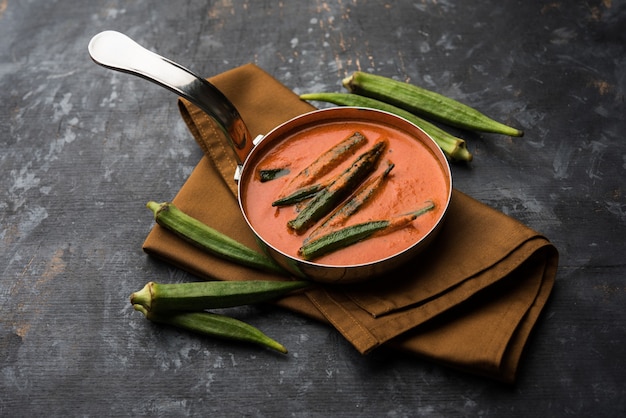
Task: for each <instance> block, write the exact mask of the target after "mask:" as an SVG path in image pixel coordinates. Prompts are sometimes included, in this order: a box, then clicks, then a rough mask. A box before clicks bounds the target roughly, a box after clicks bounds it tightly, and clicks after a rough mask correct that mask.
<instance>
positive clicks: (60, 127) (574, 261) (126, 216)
mask: <svg viewBox="0 0 626 418" xmlns="http://www.w3.org/2000/svg"><path fill="white" fill-rule="evenodd" d="M625 23H626V4H625V3H624V2H623V1H615V0H613V1H611V0H604V1H600V0H590V1H585V2H582V1H577V2H563V1H560V2H559V1H557V2H547V1H536V0H530V1H506V2H502V1H482V2H467V1H454V0H448V1H431V0H418V1H413V2H394V1H386V2H384V1H366V0H349V1H309V2H303V1H296V0H293V1H291V0H287V1H283V2H270V1H249V0H232V1H196V0H191V1H187V2H150V1H146V0H136V1H130V2H129V1H119V0H112V1H89V2H84V1H77V0H59V1H54V2H44V1H40V2H36V1H19V2H18V1H17V0H1V1H0V174H1V176H0V242H1V245H2V251H1V253H0V268H1V269H2V276H1V279H0V415H1V416H42V415H53V416H67V415H69V416H78V415H80V416H101V415H105V416H108V415H134V416H136V415H139V414H149V415H160V416H168V417H169V416H186V415H198V416H210V415H215V416H268V417H275V416H320V417H321V416H324V417H325V416H351V415H363V416H389V417H400V416H416V415H422V414H423V415H428V416H446V417H447V416H455V415H469V416H477V415H478V416H505V415H506V416H568V415H572V416H592V415H593V416H618V415H619V414H620V412H622V413H623V412H624V410H625V408H626V401H625V398H626V389H625V388H626V381H625V380H626V379H625V378H626V373H625V371H624V366H623V364H622V363H623V359H624V358H626V349H625V348H624V344H625V343H626V326H625V323H626V322H625V320H626V314H625V310H624V305H625V303H626V290H625V288H624V280H625V278H626V266H625V264H624V255H625V254H626V245H625V238H624V237H626V196H625V190H624V182H623V179H624V175H625V174H626V141H625V140H624V132H626V117H625V114H626V109H625V106H624V92H625V88H626V54H625V48H624V44H625V43H626V35H625V34H626V32H624V30H623V27H624V24H625ZM105 29H115V30H119V31H122V32H125V33H127V34H129V35H130V36H132V37H133V38H135V39H136V40H138V41H139V42H140V43H142V44H144V45H146V46H150V47H151V48H153V49H155V50H157V51H158V52H159V53H161V54H163V55H165V56H167V57H170V58H172V59H174V60H176V61H178V62H180V63H182V64H185V65H187V66H188V67H190V68H191V69H193V70H194V71H196V72H198V73H200V74H202V75H206V76H209V75H212V74H216V73H219V72H222V71H224V70H227V69H230V68H233V67H235V66H238V65H241V64H244V63H247V62H254V63H256V64H257V65H259V66H260V67H262V68H263V69H265V70H266V71H268V72H269V73H270V74H272V75H273V76H275V77H276V78H277V79H279V80H280V81H282V82H283V83H285V84H286V85H287V86H288V87H290V88H291V89H293V90H294V91H296V92H311V91H318V90H330V91H339V90H340V80H341V78H342V77H344V76H345V75H347V74H348V73H350V72H351V71H353V70H356V69H362V70H365V71H374V72H377V73H380V74H383V75H388V76H394V77H398V78H400V79H405V80H411V81H413V82H416V83H419V84H421V85H424V86H426V87H429V88H432V89H434V90H437V91H439V92H441V93H444V94H446V95H449V96H452V97H455V98H457V99H461V100H462V101H465V102H467V103H470V104H472V105H474V106H475V107H478V108H479V109H481V110H483V111H485V112H486V113H488V114H490V115H492V116H495V117H496V118H499V119H503V120H505V121H508V122H510V123H512V124H514V125H517V126H521V127H523V128H524V129H525V131H526V135H525V137H524V138H522V139H510V138H503V137H499V136H495V135H467V136H466V138H467V140H468V142H469V145H470V147H471V149H472V151H473V152H474V154H475V161H474V163H472V164H471V165H470V166H468V167H464V166H454V167H453V175H454V181H455V186H456V187H457V188H458V189H459V190H462V191H464V192H465V193H467V194H469V195H471V196H473V197H475V198H477V199H479V200H481V201H483V202H485V203H488V204H489V205H491V206H493V207H495V208H498V209H499V210H501V211H503V212H505V213H507V214H509V215H511V216H513V217H515V218H517V219H520V220H521V221H522V222H524V223H526V224H528V225H529V226H531V227H533V228H535V229H536V230H538V231H541V232H542V233H544V234H545V235H546V236H547V237H548V238H549V239H550V240H552V241H553V242H554V243H555V244H556V246H557V247H558V249H559V250H560V253H561V262H560V268H559V274H558V277H557V283H556V287H555V290H554V293H553V297H552V299H551V301H550V303H549V304H548V306H547V307H546V310H545V312H544V315H543V316H542V319H541V321H540V323H539V325H538V327H537V329H536V331H535V333H534V335H533V338H532V339H531V341H530V345H529V347H528V351H527V354H526V356H525V358H524V361H523V364H522V370H521V374H520V377H519V381H518V383H517V384H516V385H515V386H514V387H503V386H502V385H500V384H498V383H496V382H492V381H489V380H484V379H480V378H476V377H473V376H470V375H467V374H463V373H460V372H456V371H453V370H450V369H447V368H443V367H441V366H437V365H434V364H430V363H428V362H427V361H424V360H419V359H415V358H411V357H403V356H401V355H397V354H395V353H387V352H385V351H379V352H375V353H373V354H372V355H369V356H367V357H362V356H361V355H359V354H358V353H357V352H356V351H355V350H354V349H353V348H352V347H351V346H350V345H349V344H348V343H346V342H345V341H344V340H343V339H342V338H341V337H340V336H338V334H337V333H336V332H335V331H334V330H332V329H330V328H328V327H325V326H323V325H320V324H317V323H314V322H311V321H309V320H307V319H305V318H302V317H299V316H296V315H294V314H291V313H288V312H284V311H281V310H277V309H272V308H250V309H242V310H241V311H240V312H239V313H240V314H241V316H242V317H244V318H246V317H248V316H250V317H252V316H254V318H253V319H254V323H255V325H258V326H259V327H261V328H262V329H264V330H265V331H267V332H268V333H269V334H270V335H273V336H275V337H276V338H277V339H279V340H280V341H281V342H283V343H284V344H286V345H287V346H288V347H290V349H291V354H290V355H289V356H288V357H282V356H277V355H273V354H272V353H270V352H265V351H259V350H255V349H250V348H249V347H247V346H240V345H237V344H229V343H224V342H221V341H213V340H209V339H202V338H196V337H193V336H190V335H188V334H184V333H179V332H176V331H173V330H170V329H166V328H162V327H158V326H153V325H152V324H150V323H148V322H147V321H145V320H144V319H143V318H142V317H141V315H140V314H138V313H136V312H134V311H132V308H131V307H130V305H129V303H128V295H129V294H130V292H132V291H134V290H137V289H139V288H140V287H141V286H143V284H144V283H145V282H146V281H148V280H150V279H153V278H161V279H163V280H168V281H180V280H186V279H188V278H189V277H188V276H187V275H185V274H184V273H182V272H181V271H179V270H177V269H175V268H173V267H171V266H168V265H165V264H163V263H160V262H158V261H156V260H153V259H151V258H149V257H147V256H146V255H145V254H143V253H142V251H141V244H142V242H143V239H144V238H145V236H146V234H147V232H148V231H149V229H150V227H151V226H152V219H151V216H150V213H149V212H148V211H147V209H145V207H144V204H145V202H146V201H147V200H151V199H156V200H166V199H170V198H171V197H173V196H174V194H175V193H176V191H177V190H178V189H179V187H180V186H181V185H182V184H183V183H184V181H185V179H186V178H187V176H188V175H189V173H190V171H191V170H192V168H193V167H194V166H195V164H196V163H197V162H198V160H199V159H200V157H201V151H200V149H199V148H198V147H197V145H196V144H195V142H194V141H193V139H192V137H191V135H190V134H189V133H188V131H187V130H186V128H185V126H184V124H183V122H182V121H181V119H180V117H179V114H178V109H177V107H176V101H175V97H174V96H172V95H171V93H169V92H167V91H165V90H163V89H159V88H158V87H156V86H154V85H152V84H149V83H147V82H145V81H143V80H140V79H138V78H135V77H131V76H128V75H125V74H119V73H113V72H110V71H106V70H104V69H102V68H101V67H98V66H96V65H94V64H93V63H92V62H91V60H90V59H89V57H88V54H87V43H88V41H89V39H90V38H91V36H93V35H94V34H96V33H97V32H99V31H101V30H105Z"/></svg>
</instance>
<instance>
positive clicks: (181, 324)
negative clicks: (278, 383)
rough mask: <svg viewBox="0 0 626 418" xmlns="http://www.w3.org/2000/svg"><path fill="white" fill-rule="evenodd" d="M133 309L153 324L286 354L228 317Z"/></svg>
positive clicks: (267, 338) (264, 337)
mask: <svg viewBox="0 0 626 418" xmlns="http://www.w3.org/2000/svg"><path fill="white" fill-rule="evenodd" d="M133 307H134V308H135V310H137V311H139V312H142V313H143V314H144V315H145V316H146V318H147V319H149V320H150V321H153V322H157V323H161V324H167V325H171V326H174V327H177V328H182V329H186V330H188V331H192V332H196V333H200V334H204V335H209V336H212V337H218V338H224V339H229V340H235V341H243V342H249V343H254V344H259V345H262V346H265V347H268V348H271V349H273V350H276V351H279V352H281V353H283V354H285V353H287V349H286V348H285V347H284V346H283V345H282V344H280V343H279V342H277V341H275V340H274V339H272V338H270V337H268V336H267V335H265V334H264V333H263V332H262V331H260V330H259V329H258V328H256V327H253V326H252V325H249V324H247V323H245V322H243V321H240V320H238V319H235V318H232V317H229V316H225V315H219V314H215V313H210V312H176V311H172V312H167V313H158V312H152V311H148V310H146V309H145V308H144V307H143V305H134V306H133Z"/></svg>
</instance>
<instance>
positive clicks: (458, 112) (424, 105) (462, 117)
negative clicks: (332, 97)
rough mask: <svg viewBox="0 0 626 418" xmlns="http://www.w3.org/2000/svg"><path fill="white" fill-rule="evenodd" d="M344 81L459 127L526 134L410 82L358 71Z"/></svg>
mask: <svg viewBox="0 0 626 418" xmlns="http://www.w3.org/2000/svg"><path fill="white" fill-rule="evenodd" d="M342 84H343V86H344V87H345V88H346V89H348V91H350V92H352V93H357V94H360V95H363V96H368V97H372V98H375V99H378V100H381V101H383V102H387V103H390V104H393V105H395V106H398V107H401V108H403V109H406V110H408V111H410V112H413V113H417V114H422V115H424V116H428V117H430V118H432V119H435V120H439V121H441V122H443V123H447V124H449V125H452V126H456V127H459V128H463V129H469V130H473V131H481V132H492V133H498V134H503V135H509V136H523V135H524V132H523V131H521V130H519V129H515V128H513V127H510V126H507V125H505V124H503V123H500V122H498V121H496V120H494V119H491V118H490V117H488V116H486V115H484V114H483V113H481V112H479V111H478V110H476V109H474V108H472V107H470V106H467V105H465V104H463V103H461V102H459V101H457V100H454V99H451V98H449V97H446V96H443V95H441V94H439V93H435V92H433V91H430V90H426V89H424V88H421V87H418V86H416V85H413V84H410V83H405V82H402V81H397V80H394V79H392V78H388V77H384V76H380V75H375V74H369V73H364V72H361V71H356V72H354V73H353V74H352V75H351V76H349V77H346V78H345V79H343V81H342Z"/></svg>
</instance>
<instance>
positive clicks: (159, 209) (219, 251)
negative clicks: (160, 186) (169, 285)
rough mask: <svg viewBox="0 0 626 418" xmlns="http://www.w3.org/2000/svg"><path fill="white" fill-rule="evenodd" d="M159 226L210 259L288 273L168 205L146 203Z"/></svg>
mask: <svg viewBox="0 0 626 418" xmlns="http://www.w3.org/2000/svg"><path fill="white" fill-rule="evenodd" d="M146 206H147V207H148V209H150V210H151V211H152V212H153V213H154V219H155V221H156V222H157V224H159V225H160V226H162V227H164V228H166V229H168V230H170V231H172V232H173V233H175V234H176V235H178V236H180V237H181V238H183V239H184V240H186V241H188V242H190V243H191V244H193V245H195V246H197V247H198V248H201V249H203V250H205V251H207V252H209V253H211V254H213V255H216V256H218V257H220V258H223V259H225V260H229V261H233V262H236V263H238V264H241V265H243V266H247V267H251V268H255V269H258V270H262V271H265V272H269V273H275V274H281V275H287V274H288V273H287V272H286V270H284V269H283V268H282V267H280V266H279V265H278V263H276V262H275V261H274V260H272V259H271V258H270V257H268V256H266V255H265V254H261V253H259V252H257V251H255V250H253V249H251V248H249V247H247V246H245V245H243V244H242V243H240V242H238V241H236V240H234V239H232V238H230V237H229V236H227V235H225V234H223V233H221V232H219V231H217V230H215V229H214V228H211V227H209V226H208V225H206V224H204V223H202V222H200V221H199V220H197V219H195V218H193V217H191V216H189V215H187V214H186V213H184V212H183V211H181V210H180V209H178V208H177V207H176V206H175V205H174V204H172V203H170V202H165V203H156V202H153V201H150V202H148V204H147V205H146Z"/></svg>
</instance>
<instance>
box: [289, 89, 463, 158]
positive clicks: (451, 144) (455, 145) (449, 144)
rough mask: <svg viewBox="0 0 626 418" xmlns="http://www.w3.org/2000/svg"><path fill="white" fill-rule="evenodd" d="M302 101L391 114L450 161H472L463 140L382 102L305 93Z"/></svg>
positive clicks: (346, 94) (366, 98)
mask: <svg viewBox="0 0 626 418" xmlns="http://www.w3.org/2000/svg"><path fill="white" fill-rule="evenodd" d="M300 99H302V100H313V101H319V102H328V103H333V104H336V105H339V106H357V107H367V108H371V109H377V110H382V111H384V112H388V113H393V114H394V115H396V116H400V117H401V118H404V119H406V120H408V121H409V122H412V123H413V124H415V125H417V126H418V127H420V128H421V129H422V130H424V132H426V133H427V134H428V135H429V136H430V137H431V138H432V139H433V140H434V141H435V142H436V143H437V145H439V148H441V150H442V151H443V152H444V154H446V156H447V157H448V158H449V159H451V160H452V161H472V158H473V157H472V154H471V153H470V152H469V150H468V149H467V145H466V143H465V140H463V139H461V138H457V137H456V136H454V135H452V134H450V133H448V132H446V131H445V130H443V129H441V128H440V127H438V126H437V125H434V124H432V123H430V122H428V121H427V120H424V119H422V118H420V117H419V116H416V115H414V114H413V113H411V112H409V111H407V110H404V109H401V108H399V107H397V106H394V105H391V104H389V103H385V102H382V101H380V100H377V99H373V98H371V97H365V96H360V95H358V94H350V93H307V94H302V95H300Z"/></svg>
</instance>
